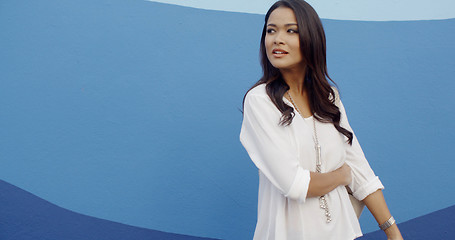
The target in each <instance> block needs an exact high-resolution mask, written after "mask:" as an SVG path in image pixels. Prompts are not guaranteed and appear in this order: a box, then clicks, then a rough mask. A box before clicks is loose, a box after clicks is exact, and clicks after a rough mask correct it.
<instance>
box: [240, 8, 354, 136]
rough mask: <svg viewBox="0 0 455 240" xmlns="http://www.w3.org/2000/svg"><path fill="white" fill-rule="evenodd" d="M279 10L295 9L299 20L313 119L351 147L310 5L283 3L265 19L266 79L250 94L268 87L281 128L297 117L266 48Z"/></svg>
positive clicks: (321, 33) (319, 26)
mask: <svg viewBox="0 0 455 240" xmlns="http://www.w3.org/2000/svg"><path fill="white" fill-rule="evenodd" d="M279 7H286V8H290V9H292V10H293V11H294V14H295V17H296V19H297V25H298V29H299V39H300V51H301V53H302V57H303V63H304V64H305V66H306V71H305V76H304V79H305V81H304V83H303V84H304V87H305V88H306V89H307V94H308V98H309V103H310V110H311V111H312V112H313V113H314V117H315V118H316V119H317V120H318V121H321V122H326V123H333V125H334V126H335V128H336V129H337V130H338V132H340V133H342V134H343V135H344V136H346V137H347V138H348V142H349V144H352V138H353V134H352V132H350V131H349V130H347V129H345V128H343V127H341V126H340V116H341V114H340V110H339V109H338V107H337V106H336V105H335V100H336V99H335V96H336V95H335V92H334V90H333V88H332V86H331V85H330V83H329V81H328V80H327V79H329V80H330V81H331V82H332V83H333V84H334V85H336V83H335V82H334V81H333V80H332V79H331V78H330V77H329V75H328V72H327V62H326V44H325V33H324V28H323V26H322V23H321V20H320V19H319V16H318V15H317V13H316V11H315V10H314V9H313V7H311V6H310V5H309V4H308V3H307V2H305V1H303V0H281V1H278V2H276V3H275V4H273V5H272V6H271V7H270V9H269V11H268V12H267V14H266V15H265V22H264V28H263V30H262V37H261V46H260V58H261V65H262V70H263V74H264V75H263V76H262V78H261V79H260V80H259V81H258V82H257V83H256V84H254V86H253V87H251V88H250V90H251V89H253V88H254V87H256V86H258V85H260V84H263V83H265V84H266V90H267V95H268V96H269V97H270V99H271V100H272V102H273V103H274V104H275V106H276V107H277V108H278V110H280V112H281V114H282V116H281V122H280V124H281V125H289V124H291V122H292V119H293V118H294V116H295V113H294V109H293V108H292V107H291V106H289V105H287V104H286V103H285V102H284V101H283V96H284V94H285V93H286V92H287V91H288V90H289V85H288V84H286V82H285V81H284V79H283V76H282V75H281V73H280V70H279V69H278V68H275V67H274V66H273V65H272V64H271V63H270V61H269V59H268V58H267V53H266V49H265V44H264V43H265V35H266V31H267V21H268V19H269V17H270V14H271V13H272V12H273V10H275V9H277V8H279ZM250 90H248V91H250ZM247 93H248V92H247ZM245 96H246V94H245Z"/></svg>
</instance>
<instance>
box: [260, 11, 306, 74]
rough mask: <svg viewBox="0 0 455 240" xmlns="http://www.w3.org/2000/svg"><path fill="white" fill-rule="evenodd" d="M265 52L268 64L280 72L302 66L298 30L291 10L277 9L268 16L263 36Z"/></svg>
mask: <svg viewBox="0 0 455 240" xmlns="http://www.w3.org/2000/svg"><path fill="white" fill-rule="evenodd" d="M265 50H266V53H267V58H268V59H269V61H270V63H271V64H272V65H273V66H274V67H276V68H278V69H280V70H286V69H293V68H296V67H297V68H298V67H301V66H302V64H301V63H302V53H301V52H300V40H299V29H298V25H297V20H296V18H295V14H294V11H292V9H290V8H286V7H279V8H277V9H275V10H273V12H272V13H271V14H270V16H269V19H268V21H267V28H266V35H265Z"/></svg>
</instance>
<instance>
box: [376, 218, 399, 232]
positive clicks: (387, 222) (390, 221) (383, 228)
mask: <svg viewBox="0 0 455 240" xmlns="http://www.w3.org/2000/svg"><path fill="white" fill-rule="evenodd" d="M393 224H395V218H393V216H392V217H390V218H389V220H387V221H385V223H383V224H381V225H379V228H380V229H381V230H382V231H385V230H386V229H387V228H389V227H390V226H392V225H393Z"/></svg>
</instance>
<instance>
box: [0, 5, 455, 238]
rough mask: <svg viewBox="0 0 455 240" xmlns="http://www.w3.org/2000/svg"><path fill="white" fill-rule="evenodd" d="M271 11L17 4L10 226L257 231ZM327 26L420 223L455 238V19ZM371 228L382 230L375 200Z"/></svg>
mask: <svg viewBox="0 0 455 240" xmlns="http://www.w3.org/2000/svg"><path fill="white" fill-rule="evenodd" d="M263 17H264V16H263V15H260V14H247V13H233V12H223V11H213V10H201V9H195V8H188V7H181V6H176V5H168V4H162V3H156V2H150V1H121V0H109V1H107V0H100V1H88V0H84V1H61V0H59V1H56V0H54V1H31V2H30V1H29V2H25V1H7V2H2V3H1V4H0V32H1V36H2V37H1V38H0V56H1V57H0V82H1V88H0V126H1V127H0V136H1V137H0V163H1V167H0V179H1V181H0V206H1V207H0V225H1V226H2V227H1V228H0V238H1V239H81V240H82V239H84V240H85V239H203V238H212V239H251V238H252V235H253V230H254V227H255V226H254V225H255V222H256V204H257V184H258V176H257V170H256V168H255V167H254V165H253V163H252V162H251V161H250V160H249V158H248V155H247V154H246V152H245V151H244V149H243V147H242V146H241V144H240V142H239V139H238V135H239V131H240V124H241V121H242V115H241V112H240V109H241V106H242V98H243V95H244V93H245V91H246V90H247V89H248V88H249V87H250V86H251V85H252V84H253V83H254V82H255V81H257V79H258V78H259V76H260V74H261V69H260V66H259V61H258V54H259V53H258V52H259V51H258V48H259V45H258V44H259V38H260V32H261V30H262V29H261V28H262V22H263ZM323 24H324V27H325V30H326V34H327V39H328V43H327V44H328V64H329V66H328V67H329V73H330V75H331V77H332V78H333V79H334V80H335V81H336V82H337V83H338V85H339V88H340V90H341V97H342V99H343V102H344V105H345V107H346V109H347V111H348V114H349V116H350V123H351V126H352V127H353V128H354V130H355V131H356V134H357V137H358V138H359V140H360V143H361V145H362V147H363V149H364V151H365V154H366V156H367V158H368V159H369V161H370V164H371V165H372V167H373V169H374V170H375V172H376V174H377V175H378V176H379V177H380V178H381V180H382V182H383V183H384V185H385V187H386V189H385V196H386V198H387V201H388V204H389V207H390V208H391V210H392V212H393V213H394V215H395V218H396V219H397V220H398V221H399V222H401V223H403V225H402V229H403V230H402V231H403V234H404V236H405V237H406V236H408V237H412V239H418V238H417V237H416V236H418V237H424V236H425V231H424V230H425V229H427V230H426V232H427V234H428V235H430V234H431V236H435V235H434V232H431V231H435V230H434V229H435V228H436V227H439V230H438V231H437V232H438V234H445V235H440V236H441V237H440V238H439V239H444V238H446V237H447V236H449V235H450V234H452V235H450V236H452V237H453V236H455V233H454V231H453V230H451V228H450V227H449V224H453V223H455V219H454V218H453V216H454V215H453V213H454V212H455V207H453V206H454V200H453V199H454V197H455V192H454V191H451V190H450V187H449V185H448V183H451V182H454V181H455V177H454V176H455V175H454V174H453V170H454V162H455V161H453V160H454V157H453V156H455V149H454V148H453V147H451V145H452V143H453V142H454V141H455V133H454V129H455V123H454V121H452V119H453V118H454V117H455V110H454V109H455V108H454V104H453V101H452V94H453V91H454V90H455V81H454V79H453V78H454V77H453V76H455V58H454V57H453V56H454V55H455V43H454V41H453V39H455V19H447V20H429V21H388V22H370V21H348V20H327V19H323ZM448 207H449V208H448ZM441 218H443V219H445V220H446V221H442V222H441V221H440V220H438V221H437V222H438V223H440V225H438V226H433V225H432V226H433V227H432V228H428V227H421V226H428V225H427V224H428V222H433V221H434V219H441ZM406 224H407V225H406ZM419 224H420V225H419ZM361 225H362V229H363V232H364V233H369V232H373V231H376V230H377V226H376V223H375V221H374V219H373V218H372V216H371V215H370V214H369V213H368V212H367V211H365V212H364V214H363V215H362V217H361ZM422 231H423V232H422ZM375 234H376V235H377V234H380V233H378V232H375V233H371V234H366V236H365V237H364V238H363V239H375V238H374V236H376V235H375ZM448 238H450V237H447V238H446V239H448ZM422 239H424V238H422ZM426 239H429V238H426ZM433 239H436V238H433Z"/></svg>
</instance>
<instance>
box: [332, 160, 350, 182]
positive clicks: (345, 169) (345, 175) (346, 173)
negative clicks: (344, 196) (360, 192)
mask: <svg viewBox="0 0 455 240" xmlns="http://www.w3.org/2000/svg"><path fill="white" fill-rule="evenodd" d="M335 171H337V172H338V173H339V174H340V181H341V183H340V185H342V186H347V185H349V184H350V183H351V181H352V176H351V167H349V165H348V164H346V163H345V164H343V166H341V167H340V168H338V169H337V170H335Z"/></svg>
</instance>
